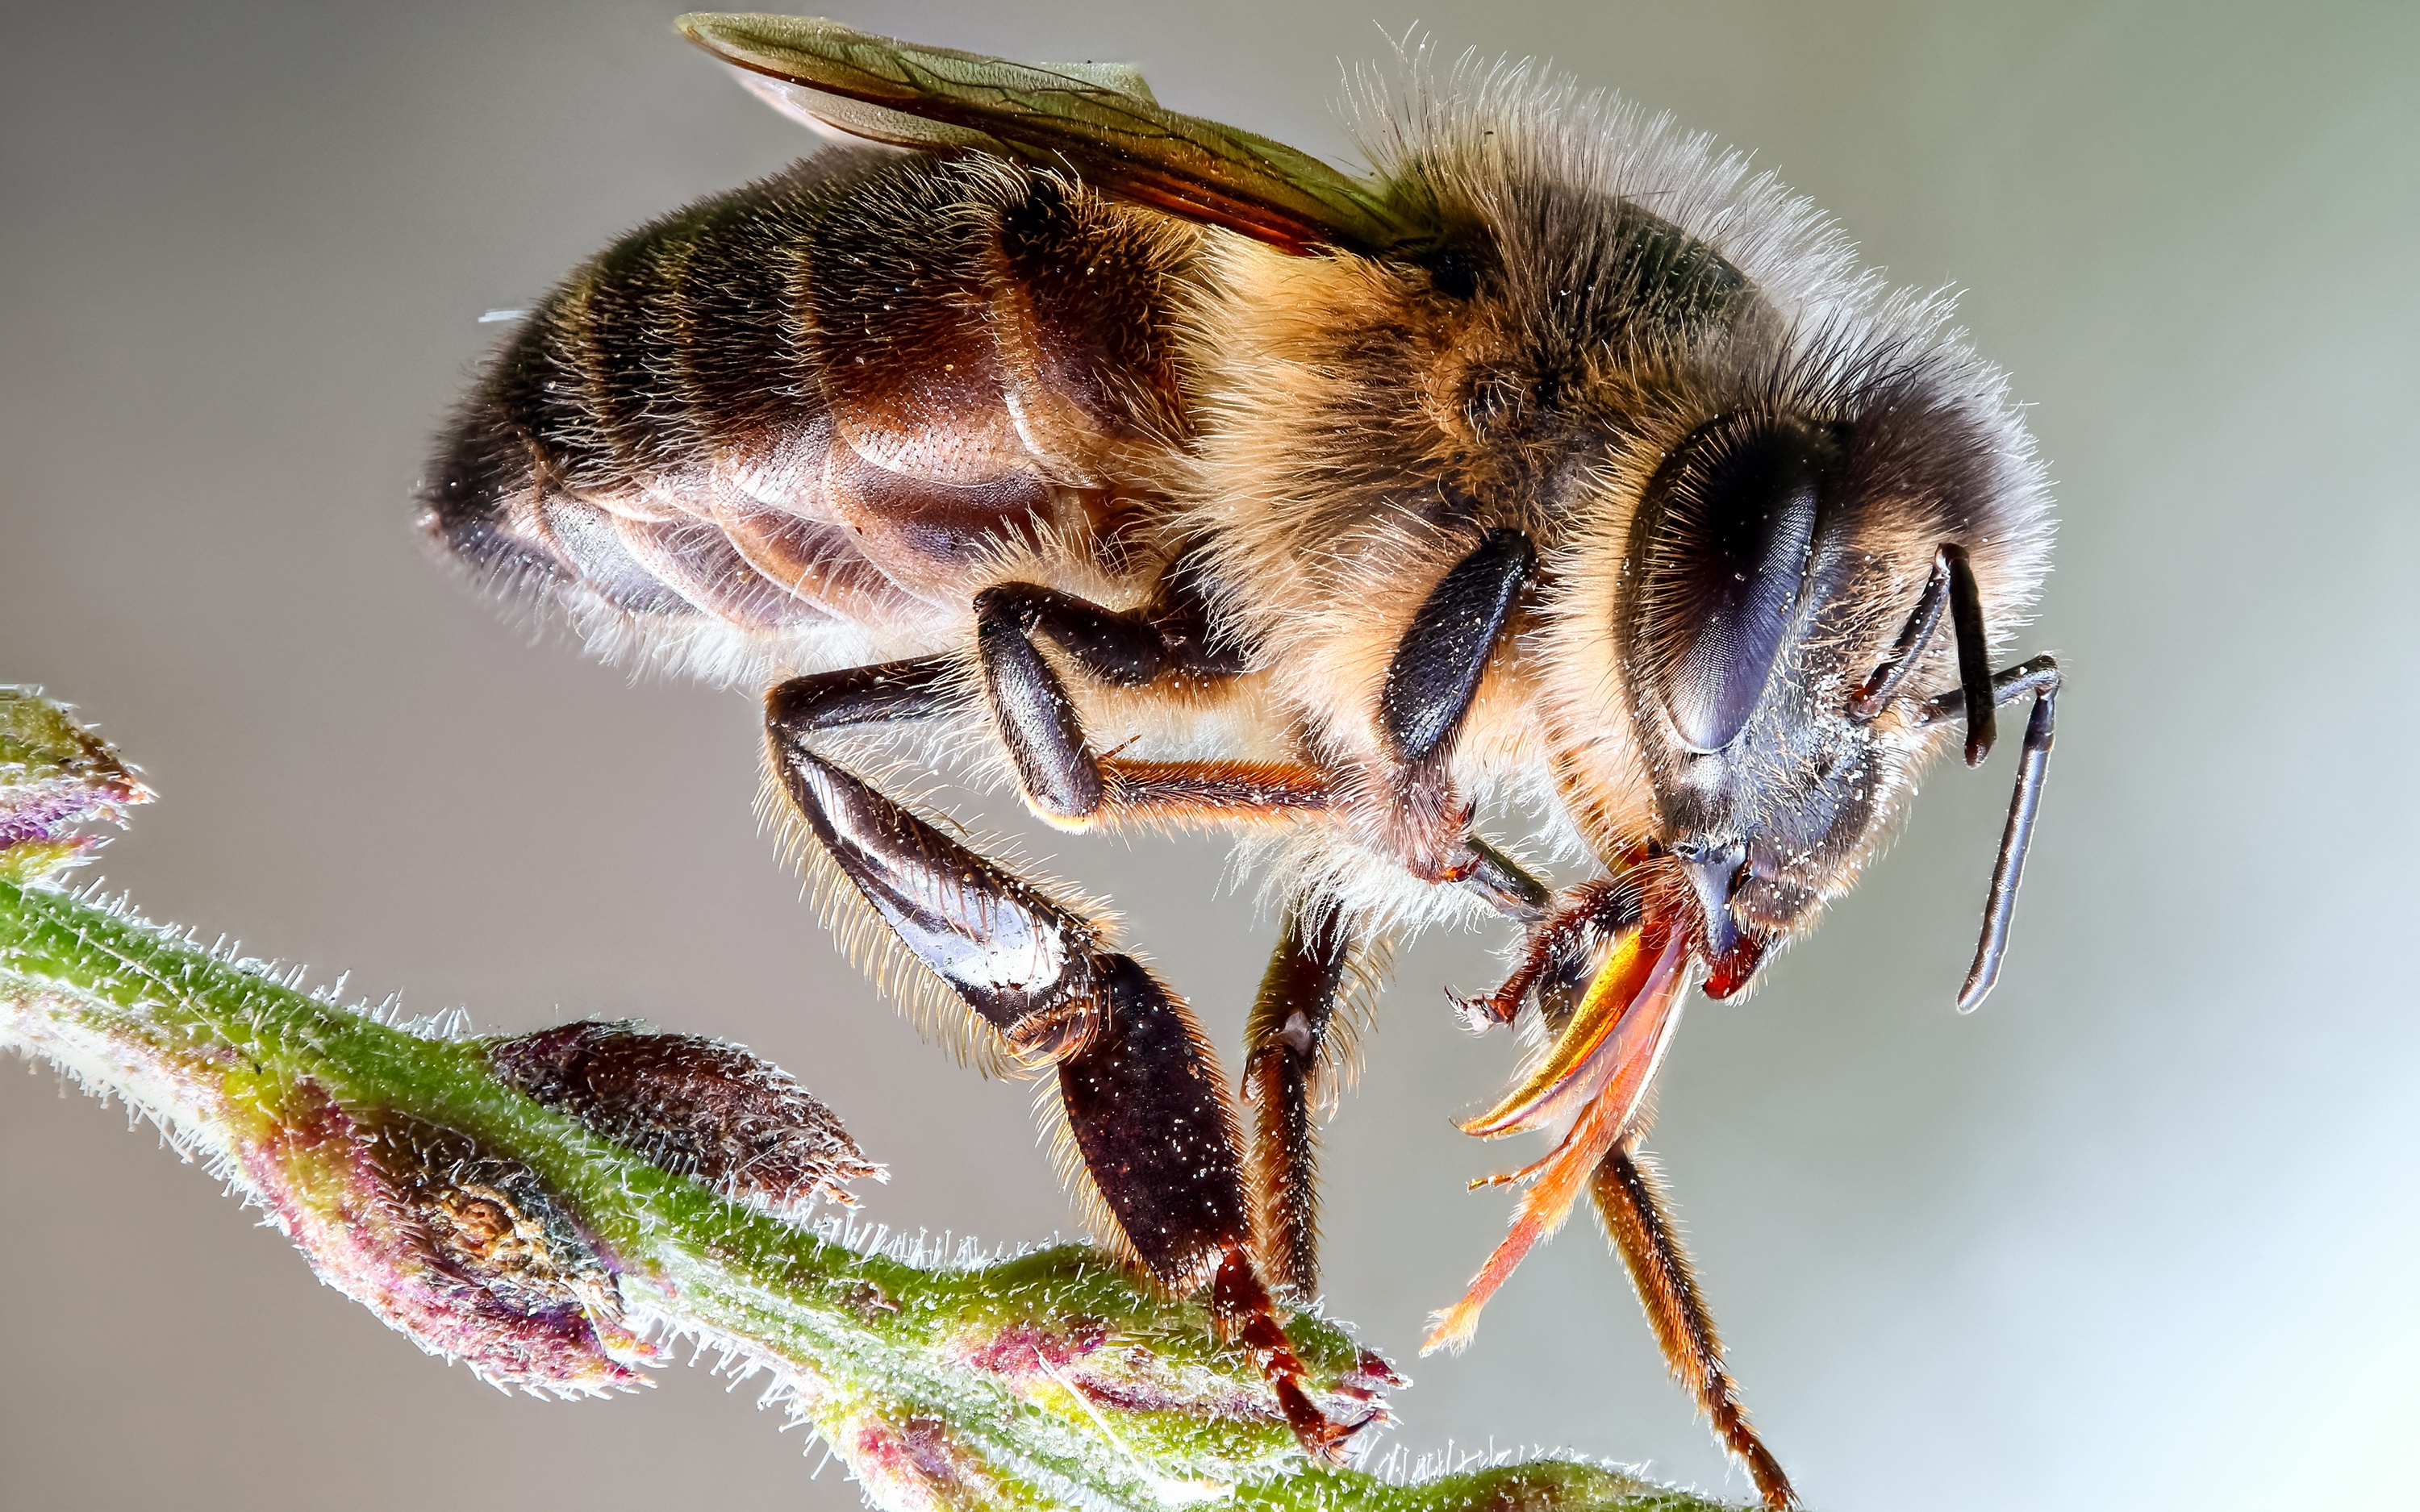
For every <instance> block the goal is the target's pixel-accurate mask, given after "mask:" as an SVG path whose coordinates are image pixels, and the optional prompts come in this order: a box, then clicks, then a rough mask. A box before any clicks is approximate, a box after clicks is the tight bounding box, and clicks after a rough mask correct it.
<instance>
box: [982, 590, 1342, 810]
mask: <svg viewBox="0 0 2420 1512" xmlns="http://www.w3.org/2000/svg"><path fill="white" fill-rule="evenodd" d="M1182 565H1183V563H1179V566H1180V567H1181V566H1182ZM1171 576H1174V573H1173V571H1172V572H1171ZM1167 612H1168V614H1169V616H1170V619H1169V621H1168V622H1167V623H1163V622H1162V621H1160V620H1157V619H1154V618H1152V617H1150V616H1148V615H1140V614H1114V613H1111V612H1110V611H1109V610H1108V609H1102V608H1100V607H1099V606H1098V605H1095V604H1089V603H1086V602H1085V601H1084V600H1082V599H1080V598H1071V597H1069V596H1067V595H1066V594H1061V593H1058V592H1055V591H1053V590H1051V589H1047V588H1039V587H1035V586H1034V585H1032V584H1030V583H1002V584H1000V585H999V586H997V587H992V588H987V589H985V590H984V591H983V592H982V593H981V594H977V595H975V646H976V651H977V654H978V656H980V658H981V660H982V665H983V679H984V691H985V695H986V696H987V697H988V698H989V700H990V702H991V707H992V712H993V715H994V717H995V718H996V719H997V720H998V722H999V725H1000V733H1001V741H1002V743H1004V744H1005V745H1006V746H1007V747H1008V753H1009V757H1010V760H1011V761H1013V762H1014V763H1015V764H1016V779H1017V784H1018V786H1019V787H1021V788H1022V789H1023V790H1024V793H1025V796H1026V800H1027V801H1028V802H1029V803H1031V804H1032V806H1033V809H1034V810H1035V811H1036V812H1038V813H1040V814H1042V815H1043V816H1045V817H1046V818H1048V819H1051V820H1054V821H1056V822H1058V823H1060V824H1063V825H1075V826H1079V827H1080V826H1086V825H1093V824H1118V823H1130V822H1140V823H1146V824H1148V823H1162V824H1184V823H1199V822H1221V821H1233V820H1236V819H1265V818H1275V817H1280V816H1282V815H1284V814H1286V813H1289V812H1293V811H1295V810H1304V809H1316V808H1319V807H1322V806H1324V805H1325V804H1326V801H1327V791H1326V784H1325V783H1324V782H1322V781H1321V779H1320V778H1319V776H1318V774H1317V773H1315V772H1313V771H1311V769H1310V768H1308V767H1301V766H1291V765H1270V764H1263V763H1249V762H1126V761H1118V760H1115V759H1113V758H1112V759H1105V758H1102V757H1098V756H1095V755H1094V754H1093V752H1092V751H1091V749H1090V748H1088V747H1087V746H1086V744H1085V740H1084V726H1083V721H1082V719H1081V717H1079V716H1078V713H1077V710H1076V704H1075V701H1074V700H1072V699H1070V698H1069V697H1068V696H1067V687H1066V684H1065V683H1064V682H1063V681H1062V680H1061V679H1060V676H1059V673H1058V671H1056V670H1055V669H1054V668H1052V666H1051V665H1050V663H1049V661H1048V660H1047V658H1046V657H1044V656H1043V655H1042V647H1041V642H1042V641H1043V640H1049V641H1050V642H1051V643H1052V644H1054V645H1056V646H1058V647H1059V648H1060V650H1061V651H1063V652H1064V653H1065V654H1066V655H1067V656H1069V657H1070V658H1071V659H1072V660H1073V661H1075V663H1076V664H1077V665H1078V667H1080V668H1081V669H1083V671H1085V673H1086V674H1087V675H1089V676H1093V677H1096V678H1098V679H1100V680H1101V681H1102V682H1105V683H1109V684H1113V685H1116V686H1120V687H1135V686H1140V685H1141V684H1144V683H1149V682H1152V681H1155V680H1156V679H1157V678H1160V677H1162V676H1183V677H1195V678H1206V677H1220V676H1226V675H1229V674H1231V673H1232V672H1233V671H1234V670H1235V668H1234V663H1233V660H1232V659H1231V658H1230V657H1229V656H1228V655H1227V653H1226V652H1225V651H1224V650H1223V649H1222V648H1221V647H1220V646H1219V645H1218V643H1217V642H1216V641H1214V640H1211V639H1210V638H1209V635H1208V632H1207V631H1206V630H1204V629H1201V628H1198V627H1197V628H1187V629H1180V630H1171V629H1170V628H1168V625H1169V624H1175V625H1191V623H1192V622H1191V620H1190V619H1189V618H1187V615H1188V614H1189V613H1190V610H1188V609H1186V608H1185V604H1184V601H1183V600H1181V599H1180V600H1179V601H1178V602H1177V605H1176V607H1175V608H1173V609H1168V610H1167Z"/></svg>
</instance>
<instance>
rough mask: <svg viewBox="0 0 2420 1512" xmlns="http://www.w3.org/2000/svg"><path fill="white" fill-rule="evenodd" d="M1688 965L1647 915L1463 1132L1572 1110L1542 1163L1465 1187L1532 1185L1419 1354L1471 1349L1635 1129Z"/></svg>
mask: <svg viewBox="0 0 2420 1512" xmlns="http://www.w3.org/2000/svg"><path fill="white" fill-rule="evenodd" d="M1688 964H1689V935H1688V932H1687V931H1686V930H1683V929H1678V928H1675V927H1673V925H1672V923H1671V921H1669V920H1668V919H1663V918H1651V919H1649V920H1648V921H1646V922H1645V923H1644V924H1642V925H1641V926H1640V927H1639V928H1638V929H1637V930H1635V931H1633V932H1631V933H1628V934H1626V935H1624V936H1623V937H1622V940H1621V943H1620V944H1619V945H1617V946H1616V947H1615V948H1614V952H1613V955H1612V958H1611V959H1609V960H1608V961H1606V964H1605V965H1604V966H1603V967H1602V968H1600V969H1599V970H1598V972H1597V974H1596V980H1593V981H1591V982H1590V984H1589V990H1588V995H1587V996H1586V997H1584V998H1582V999H1581V1000H1580V1006H1579V1008H1578V1010H1577V1011H1575V1012H1574V1013H1573V1015H1572V1020H1571V1023H1570V1024H1568V1025H1566V1026H1564V1029H1563V1032H1562V1035H1561V1037H1560V1038H1559V1039H1558V1040H1557V1041H1555V1043H1554V1045H1553V1047H1552V1048H1550V1049H1549V1050H1548V1051H1547V1053H1546V1056H1545V1058H1544V1060H1543V1061H1541V1062H1540V1063H1539V1066H1538V1069H1537V1070H1536V1071H1535V1072H1531V1073H1530V1074H1529V1075H1528V1077H1527V1078H1525V1079H1524V1080H1523V1081H1522V1083H1521V1085H1520V1086H1519V1087H1517V1088H1514V1089H1513V1090H1512V1093H1511V1095H1509V1096H1507V1097H1506V1098H1505V1099H1504V1101H1503V1102H1501V1103H1497V1105H1496V1106H1495V1107H1494V1108H1492V1109H1490V1110H1489V1111H1488V1112H1487V1113H1485V1114H1483V1115H1481V1117H1479V1118H1477V1119H1472V1120H1471V1121H1470V1122H1468V1123H1466V1124H1464V1125H1463V1126H1462V1127H1463V1131H1464V1132H1465V1133H1466V1134H1477V1135H1479V1136H1481V1137H1482V1138H1495V1137H1497V1136H1499V1135H1502V1134H1517V1133H1520V1132H1522V1131H1524V1130H1528V1129H1535V1128H1538V1127H1540V1126H1542V1125H1544V1124H1546V1123H1549V1122H1551V1121H1553V1120H1554V1119H1556V1118H1558V1117H1559V1116H1560V1115H1562V1114H1564V1113H1567V1112H1571V1111H1572V1110H1574V1109H1577V1111H1578V1116H1577V1117H1576V1118H1575V1119H1573V1121H1572V1126H1571V1130H1570V1132H1569V1133H1567V1134H1564V1135H1563V1138H1562V1141H1561V1143H1559V1144H1558V1145H1557V1146H1556V1147H1555V1149H1554V1150H1553V1152H1552V1153H1550V1154H1548V1155H1547V1156H1546V1157H1545V1158H1544V1160H1541V1161H1539V1162H1537V1163H1536V1164H1534V1165H1528V1166H1525V1167H1523V1168H1522V1169H1521V1170H1518V1171H1515V1172H1513V1173H1512V1174H1511V1175H1509V1176H1497V1177H1493V1178H1489V1179H1487V1180H1481V1181H1475V1182H1473V1183H1472V1185H1473V1186H1474V1187H1478V1186H1497V1185H1505V1184H1511V1183H1516V1182H1528V1183H1530V1184H1529V1189H1528V1191H1527V1192H1525V1193H1523V1194H1522V1196H1521V1204H1520V1207H1519V1208H1518V1209H1517V1210H1516V1211H1514V1213H1513V1216H1512V1231H1511V1232H1509V1233H1507V1234H1506V1235H1505V1236H1504V1242H1502V1243H1500V1244H1498V1245H1497V1246H1496V1252H1495V1253H1494V1254H1492V1255H1490V1256H1489V1257H1487V1263H1486V1264H1485V1265H1483V1266H1481V1267H1480V1271H1479V1274H1478V1275H1477V1276H1475V1277H1473V1278H1472V1280H1471V1283H1470V1288H1469V1289H1468V1290H1466V1291H1465V1292H1464V1293H1463V1297H1462V1300H1461V1301H1460V1302H1458V1303H1456V1304H1453V1305H1452V1306H1451V1307H1449V1308H1447V1309H1446V1310H1445V1311H1443V1312H1441V1313H1437V1314H1435V1315H1433V1316H1432V1318H1431V1319H1430V1322H1431V1325H1432V1326H1431V1328H1430V1330H1429V1336H1428V1338H1427V1340H1426V1341H1425V1342H1423V1343H1422V1344H1421V1345H1420V1352H1421V1353H1422V1354H1427V1353H1430V1352H1432V1351H1434V1350H1440V1349H1455V1350H1458V1349H1460V1348H1462V1346H1464V1345H1465V1344H1467V1343H1469V1342H1470V1337H1471V1335H1472V1334H1473V1333H1474V1332H1476V1331H1477V1329H1478V1327H1479V1310H1480V1309H1481V1307H1483V1306H1485V1305H1486V1304H1487V1299H1488V1298H1490V1297H1492V1296H1494V1295H1495V1294H1496V1289H1497V1288H1498V1287H1500V1286H1502V1285H1503V1284H1504V1283H1505V1281H1506V1280H1507V1279H1508V1278H1509V1277H1511V1275H1512V1272H1513V1270H1514V1269H1515V1268H1516V1267H1518V1266H1519V1265H1520V1263H1521V1260H1522V1257H1524V1256H1526V1255H1528V1253H1529V1251H1530V1249H1531V1248H1532V1247H1533V1246H1534V1245H1536V1244H1537V1242H1539V1241H1540V1240H1542V1239H1544V1238H1546V1237H1547V1236H1548V1235H1550V1234H1552V1233H1553V1232H1554V1231H1555V1230H1556V1229H1558V1228H1559V1227H1562V1224H1563V1220H1564V1219H1565V1218H1567V1217H1569V1216H1570V1215H1571V1211H1572V1204H1573V1203H1574V1202H1575V1201H1577V1200H1578V1199H1579V1195H1580V1193H1581V1192H1582V1191H1583V1190H1584V1189H1585V1188H1586V1187H1587V1185H1588V1180H1589V1174H1590V1172H1591V1171H1593V1170H1595V1169H1596V1165H1597V1163H1598V1162H1599V1161H1601V1160H1603V1159H1604V1158H1605V1156H1606V1151H1607V1150H1610V1149H1613V1148H1614V1146H1615V1145H1617V1144H1619V1143H1620V1142H1621V1140H1622V1139H1623V1138H1624V1137H1626V1136H1628V1135H1630V1134H1633V1133H1634V1132H1635V1131H1636V1129H1637V1124H1638V1122H1639V1115H1640V1112H1641V1110H1642V1109H1643V1107H1644V1106H1645V1103H1646V1099H1647V1089H1648V1088H1649V1087H1650V1086H1651V1085H1652V1083H1653V1082H1654V1079H1655V1069H1656V1067H1657V1066H1658V1065H1659V1064H1660V1063H1661V1062H1662V1061H1663V1058H1664V1052H1665V1049H1666V1048H1667V1047H1668V1045H1670V1043H1671V1042H1672V1031H1673V1030H1674V1029H1675V1028H1677V1027H1678V1026H1679V1025H1680V1022H1681V998H1682V989H1683V987H1684V986H1685V985H1686V984H1687V980H1688Z"/></svg>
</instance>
